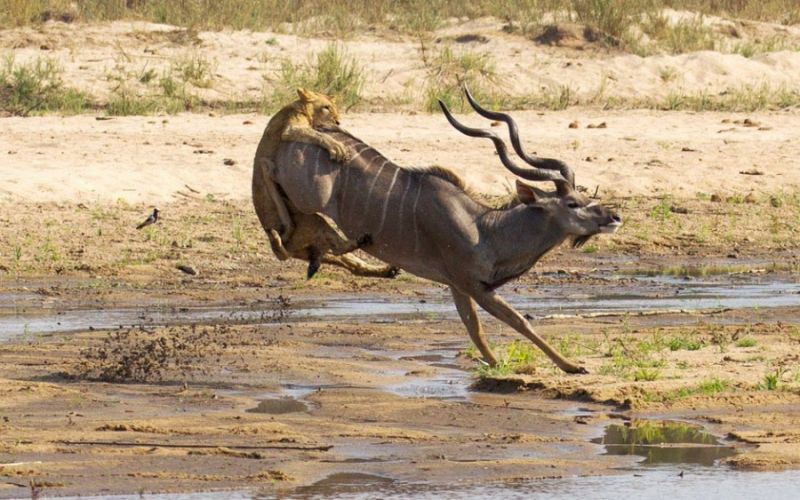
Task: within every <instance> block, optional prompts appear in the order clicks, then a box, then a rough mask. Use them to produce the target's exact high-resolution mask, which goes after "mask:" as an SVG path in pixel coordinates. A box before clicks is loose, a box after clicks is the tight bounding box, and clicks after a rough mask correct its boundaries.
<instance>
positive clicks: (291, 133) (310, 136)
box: [256, 89, 349, 254]
mask: <svg viewBox="0 0 800 500" xmlns="http://www.w3.org/2000/svg"><path fill="white" fill-rule="evenodd" d="M297 95H298V97H299V99H297V100H296V101H295V102H293V103H291V104H289V105H287V106H284V107H283V108H282V109H281V110H280V111H278V112H277V113H275V115H274V116H273V117H272V118H270V120H269V122H268V123H267V128H266V129H265V130H264V135H263V136H262V138H261V142H260V143H259V145H258V150H257V151H256V158H257V159H259V160H261V161H260V162H259V163H260V167H261V168H263V169H264V170H265V171H264V174H265V176H266V182H265V187H266V190H267V193H268V194H269V196H270V198H272V200H273V202H274V203H275V206H276V209H277V211H278V215H279V216H280V220H281V224H282V226H283V228H282V229H283V231H282V234H281V235H280V237H279V238H278V240H277V241H276V244H277V245H278V247H279V248H280V247H282V246H283V240H289V239H290V238H291V237H292V232H293V231H294V221H293V220H292V216H291V215H290V214H289V211H288V209H287V207H286V204H285V203H284V202H283V200H282V198H281V196H280V193H279V192H278V190H277V188H276V186H275V183H274V182H273V181H272V169H273V168H274V161H275V155H277V154H278V148H279V147H280V145H281V142H283V141H294V142H306V143H309V144H316V145H318V146H322V147H324V148H325V149H326V150H327V151H328V154H330V157H331V159H332V160H333V161H345V160H347V159H348V157H349V152H348V150H347V148H346V147H345V146H344V144H342V143H341V142H339V141H337V140H335V139H332V138H331V137H329V136H327V135H325V134H322V133H320V132H317V131H316V130H314V128H315V127H336V128H338V125H339V111H338V110H337V109H336V103H335V102H334V99H333V98H332V97H328V96H326V95H324V94H319V93H317V92H312V91H310V90H306V89H297ZM282 253H284V254H285V253H286V251H285V250H283V251H282Z"/></svg>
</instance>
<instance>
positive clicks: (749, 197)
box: [744, 193, 756, 204]
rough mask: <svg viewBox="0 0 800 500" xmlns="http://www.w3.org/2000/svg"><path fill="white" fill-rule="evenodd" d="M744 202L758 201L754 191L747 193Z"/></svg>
mask: <svg viewBox="0 0 800 500" xmlns="http://www.w3.org/2000/svg"><path fill="white" fill-rule="evenodd" d="M744 202H745V203H750V204H753V203H755V202H756V197H755V196H754V195H753V193H747V196H745V197H744Z"/></svg>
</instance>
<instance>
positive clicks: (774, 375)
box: [756, 367, 786, 391]
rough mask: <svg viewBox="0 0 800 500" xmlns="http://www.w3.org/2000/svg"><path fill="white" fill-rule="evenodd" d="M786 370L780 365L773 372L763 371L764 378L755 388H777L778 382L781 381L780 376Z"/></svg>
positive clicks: (762, 389)
mask: <svg viewBox="0 0 800 500" xmlns="http://www.w3.org/2000/svg"><path fill="white" fill-rule="evenodd" d="M785 371H786V370H784V368H782V367H778V368H777V369H775V371H773V372H769V373H765V374H764V378H763V379H762V381H761V382H760V383H759V384H758V385H756V389H758V390H761V391H775V390H777V389H778V384H780V382H781V377H783V374H784V372H785Z"/></svg>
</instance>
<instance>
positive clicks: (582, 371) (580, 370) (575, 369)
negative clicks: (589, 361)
mask: <svg viewBox="0 0 800 500" xmlns="http://www.w3.org/2000/svg"><path fill="white" fill-rule="evenodd" d="M563 370H564V371H565V372H567V373H570V374H573V375H587V374H588V373H589V370H587V369H586V368H584V367H582V366H569V367H567V368H563Z"/></svg>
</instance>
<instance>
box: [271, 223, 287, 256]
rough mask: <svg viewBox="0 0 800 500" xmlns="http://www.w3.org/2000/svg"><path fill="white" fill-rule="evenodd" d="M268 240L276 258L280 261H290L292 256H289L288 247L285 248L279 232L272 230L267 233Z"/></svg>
mask: <svg viewBox="0 0 800 500" xmlns="http://www.w3.org/2000/svg"><path fill="white" fill-rule="evenodd" d="M267 238H268V239H269V246H271V247H272V253H273V254H275V257H277V258H278V260H289V258H290V257H291V255H289V251H288V250H286V247H284V246H283V240H282V239H281V236H280V235H279V234H278V231H276V230H274V229H270V230H269V231H267Z"/></svg>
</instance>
